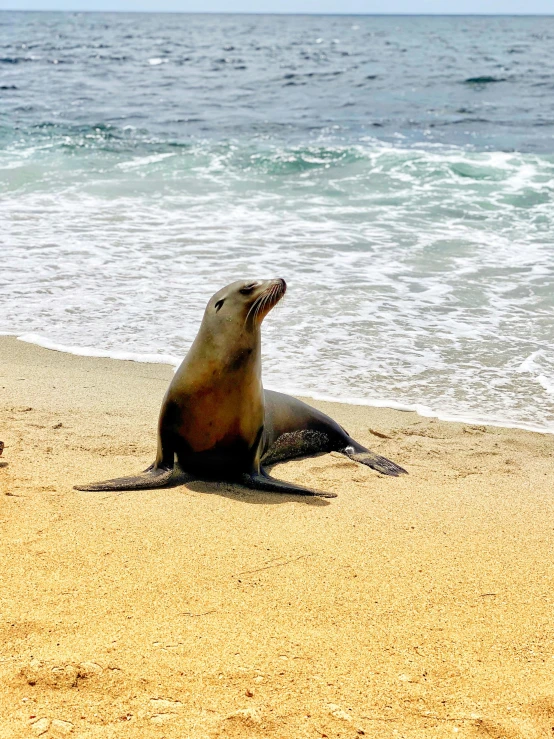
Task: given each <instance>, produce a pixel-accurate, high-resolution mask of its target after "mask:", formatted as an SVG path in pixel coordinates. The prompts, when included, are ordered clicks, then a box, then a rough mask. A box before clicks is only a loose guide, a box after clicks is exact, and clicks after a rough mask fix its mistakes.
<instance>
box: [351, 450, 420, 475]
mask: <svg viewBox="0 0 554 739" xmlns="http://www.w3.org/2000/svg"><path fill="white" fill-rule="evenodd" d="M339 451H340V452H341V454H344V455H345V456H347V457H349V458H350V459H353V460H354V461H355V462H360V463H361V464H365V465H366V466H367V467H371V468H372V469H374V470H376V471H377V472H380V473H381V474H382V475H390V476H391V477H398V475H407V474H408V472H407V470H405V469H404V468H403V467H400V465H398V464H395V463H394V462H391V461H390V459H387V458H386V457H382V456H381V455H380V454H375V453H374V452H370V451H369V449H366V448H365V447H363V446H362V445H361V444H358V443H356V446H355V447H354V446H352V445H349V446H347V447H345V448H344V449H340V450H339Z"/></svg>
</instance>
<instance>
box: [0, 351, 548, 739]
mask: <svg viewBox="0 0 554 739" xmlns="http://www.w3.org/2000/svg"><path fill="white" fill-rule="evenodd" d="M171 375H172V369H171V368H170V367H166V366H163V365H147V364H138V363H133V362H121V361H113V360H106V359H91V358H83V357H75V356H71V355H67V354H62V353H58V352H53V351H48V350H45V349H41V348H38V347H35V346H32V345H30V344H25V343H23V342H20V341H17V340H15V339H13V338H7V337H0V388H1V396H0V401H1V402H0V407H1V415H0V439H1V440H3V441H4V442H5V444H6V448H5V450H4V453H3V455H2V457H0V463H1V465H2V466H0V493H1V494H0V531H1V536H0V584H1V587H0V606H1V607H0V635H1V638H0V735H1V736H2V737H10V738H12V737H13V738H14V739H19V738H25V739H27V738H28V737H34V736H45V737H55V736H76V737H87V738H88V737H91V738H94V737H126V738H127V737H130V738H135V737H136V738H139V737H140V739H143V738H145V739H148V738H150V737H157V738H159V739H161V738H162V737H165V738H166V739H170V738H173V737H175V739H205V738H206V739H208V738H212V737H213V738H215V737H237V738H238V737H246V738H249V737H255V738H260V739H261V738H262V737H272V738H273V737H275V738H277V737H279V738H282V739H300V738H303V737H310V738H317V737H329V738H334V737H356V736H360V735H365V736H369V737H375V738H376V739H377V738H379V739H382V738H387V737H410V738H411V737H451V736H452V735H453V733H455V734H456V735H457V736H460V737H494V738H495V739H500V738H501V737H505V738H506V739H515V738H516V737H521V738H522V739H531V738H534V737H549V736H553V727H554V615H553V614H554V587H553V586H554V504H553V501H554V437H553V436H548V435H541V434H536V433H530V432H527V431H521V430H514V429H501V428H491V427H484V426H474V425H470V424H461V423H445V422H440V421H436V420H434V419H427V418H422V417H420V416H418V415H416V414H415V413H404V412H399V411H392V410H388V409H374V408H367V407H360V406H348V405H342V404H331V403H323V402H316V401H313V405H316V406H317V407H319V408H321V409H323V410H324V411H326V412H328V413H330V414H331V415H332V416H333V417H334V418H336V419H337V420H338V421H339V422H340V423H341V424H343V425H344V426H345V427H346V428H347V429H348V430H349V432H350V433H351V434H352V435H353V436H354V437H355V438H357V439H359V440H360V441H361V442H362V443H364V444H366V445H367V446H369V447H370V448H372V449H373V450H375V451H378V452H379V453H380V454H384V455H385V456H387V457H390V458H391V459H393V460H394V461H396V462H398V463H400V464H402V465H403V466H404V467H406V468H407V469H408V470H409V473H410V474H409V476H403V477H401V478H398V479H395V478H387V477H382V476H380V475H378V474H377V473H375V472H374V471H372V470H370V469H367V468H365V467H362V466H360V465H357V464H355V463H353V462H351V461H350V460H347V459H346V458H344V457H342V456H341V455H338V454H330V455H322V456H319V457H314V458H309V459H304V460H299V461H295V462H289V463H287V464H281V465H277V466H275V467H274V468H273V474H274V475H275V476H276V477H281V478H283V479H287V480H290V481H294V482H298V483H300V484H304V485H310V486H313V487H316V488H320V489H323V490H332V491H334V492H336V493H337V494H338V498H336V499H334V500H323V499H306V498H295V497H292V496H280V495H274V494H262V493H259V492H255V491H250V490H245V489H242V488H239V487H235V486H232V485H227V484H212V483H210V484H208V483H201V482H194V483H189V484H187V485H186V486H180V487H174V488H170V489H161V490H154V491H145V492H126V493H120V494H113V493H84V492H77V491H74V490H73V489H72V485H74V484H75V483H78V482H90V481H93V480H100V479H104V478H108V477H116V476H120V475H124V474H133V473H135V472H138V471H140V470H141V469H144V468H145V467H146V466H147V465H148V464H150V463H151V462H152V460H153V455H154V450H155V438H156V432H155V430H156V421H157V415H158V411H159V407H160V403H161V399H162V396H163V394H164V392H165V389H166V387H167V384H168V382H169V379H170V378H171ZM276 389H278V388H276Z"/></svg>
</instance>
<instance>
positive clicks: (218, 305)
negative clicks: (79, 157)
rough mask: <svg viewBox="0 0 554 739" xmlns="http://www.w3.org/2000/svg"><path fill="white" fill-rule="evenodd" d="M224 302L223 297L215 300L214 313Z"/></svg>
mask: <svg viewBox="0 0 554 739" xmlns="http://www.w3.org/2000/svg"><path fill="white" fill-rule="evenodd" d="M224 302H225V298H223V300H218V301H217V303H216V304H215V306H214V307H215V312H216V313H217V311H218V310H219V309H220V308H221V306H222V305H223V303H224Z"/></svg>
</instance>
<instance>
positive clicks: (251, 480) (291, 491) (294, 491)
mask: <svg viewBox="0 0 554 739" xmlns="http://www.w3.org/2000/svg"><path fill="white" fill-rule="evenodd" d="M241 482H242V484H243V485H246V487H248V488H252V489H253V490H265V491H266V492H268V493H282V494H286V495H313V496H317V497H319V498H336V497H337V494H336V493H324V492H322V491H321V490H310V489H309V488H302V487H300V486H299V485H293V484H292V483H290V482H284V481H283V480H276V479H275V478H274V477H270V476H269V475H268V474H267V472H264V471H262V472H252V473H251V474H249V475H248V474H244V475H243V476H242V478H241Z"/></svg>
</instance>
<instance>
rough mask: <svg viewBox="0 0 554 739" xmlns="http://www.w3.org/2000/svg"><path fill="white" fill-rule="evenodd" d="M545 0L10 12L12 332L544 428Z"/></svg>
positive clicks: (548, 117) (3, 46)
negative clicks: (222, 341)
mask: <svg viewBox="0 0 554 739" xmlns="http://www.w3.org/2000/svg"><path fill="white" fill-rule="evenodd" d="M553 200H554V18H508V17H505V18H484V17H481V18H475V17H473V18H472V17H452V18H446V17H434V18H429V17H427V18H424V17H370V16H369V17H360V16H356V17H307V16H306V17H302V16H298V17H293V16H224V15H222V16H217V15H216V16H209V15H204V16H202V15H196V16H195V15H162V14H159V15H157V14H154V15H142V14H119V15H118V14H102V13H98V14H76V13H10V12H2V13H0V249H1V255H2V269H1V270H0V331H2V332H4V333H11V334H15V335H17V336H20V337H22V338H24V339H26V340H29V341H34V342H36V343H39V344H43V345H46V346H51V347H57V348H65V349H66V350H69V351H74V352H80V353H92V354H94V353H97V354H104V355H112V356H119V357H132V358H136V359H143V360H150V361H156V360H158V361H175V362H178V361H179V358H180V357H182V356H183V355H184V354H185V353H186V351H187V349H188V346H189V345H190V343H191V341H192V339H193V338H194V336H195V334H196V331H197V329H198V325H199V322H200V320H201V318H202V313H203V310H204V307H205V304H206V302H207V300H208V298H209V297H210V296H211V295H212V293H213V292H215V291H216V290H217V289H219V288H220V287H221V286H223V285H225V284H226V283H228V282H231V281H232V280H235V279H240V278H245V279H251V278H258V277H262V278H263V277H271V276H279V277H284V278H285V279H286V280H287V283H288V286H289V290H288V292H287V295H286V298H285V300H284V301H283V302H282V303H281V304H280V305H279V306H278V307H277V308H276V309H275V310H274V311H273V312H272V313H271V314H270V315H269V316H268V318H267V319H266V321H265V323H264V330H263V336H264V345H263V351H264V382H265V384H266V386H269V387H272V388H274V389H281V390H284V391H292V392H297V393H303V394H306V395H310V396H312V397H327V398H337V399H340V400H344V401H357V402H362V403H368V404H376V405H391V406H393V407H404V408H415V409H418V410H420V411H422V412H424V413H429V414H436V415H439V416H441V417H445V418H459V419H468V420H472V421H479V422H489V423H502V424H510V425H516V426H517V425H519V426H523V427H527V428H535V429H539V430H543V431H550V432H554V348H553V347H554V320H553V318H554V204H553Z"/></svg>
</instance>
